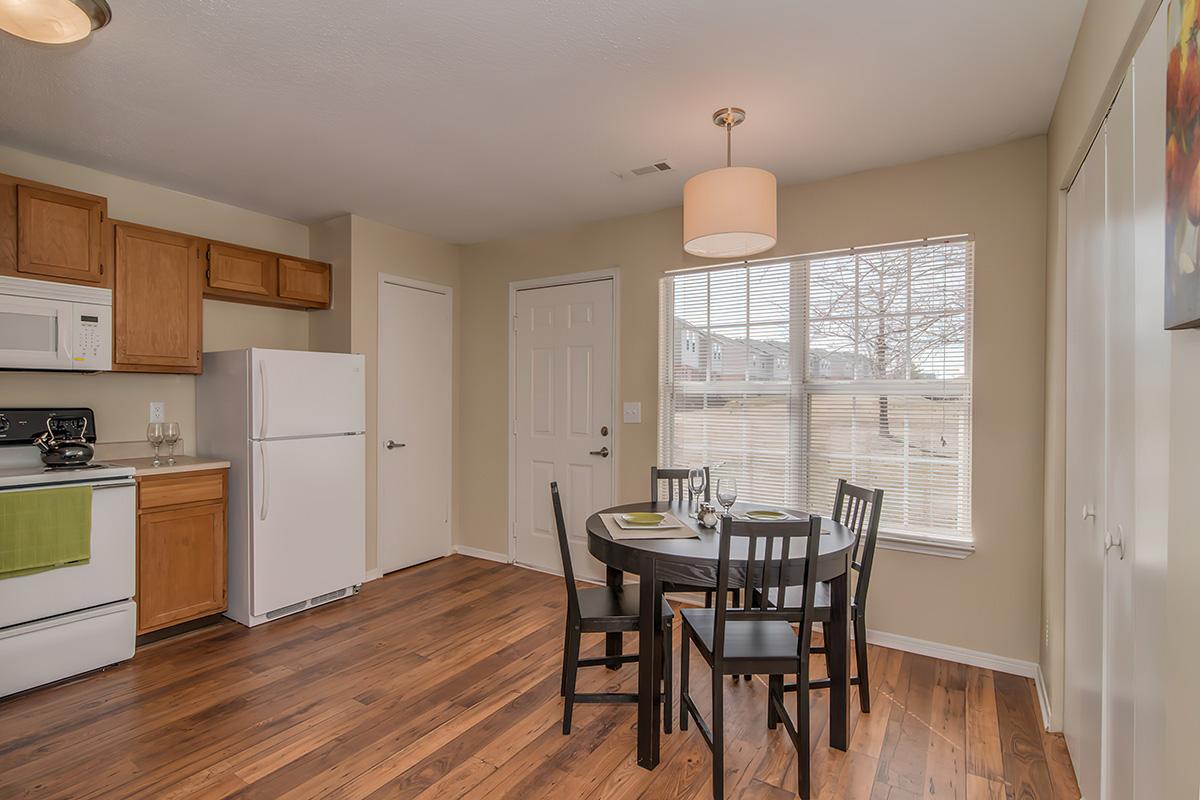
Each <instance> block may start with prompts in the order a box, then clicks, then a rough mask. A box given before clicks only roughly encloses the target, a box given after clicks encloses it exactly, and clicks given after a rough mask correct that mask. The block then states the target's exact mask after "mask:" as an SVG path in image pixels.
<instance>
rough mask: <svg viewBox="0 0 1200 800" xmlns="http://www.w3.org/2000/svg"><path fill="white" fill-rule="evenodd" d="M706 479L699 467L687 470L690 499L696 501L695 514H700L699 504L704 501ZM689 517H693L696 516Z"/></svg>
mask: <svg viewBox="0 0 1200 800" xmlns="http://www.w3.org/2000/svg"><path fill="white" fill-rule="evenodd" d="M706 480H707V478H706V477H705V475H704V470H703V469H700V468H699V467H693V468H692V469H689V470H688V488H689V489H691V491H692V497H693V498H695V500H696V513H697V514H698V513H699V512H700V503H702V502H703V501H704V484H705V482H706ZM691 516H693V517H695V516H696V514H692V515H691Z"/></svg>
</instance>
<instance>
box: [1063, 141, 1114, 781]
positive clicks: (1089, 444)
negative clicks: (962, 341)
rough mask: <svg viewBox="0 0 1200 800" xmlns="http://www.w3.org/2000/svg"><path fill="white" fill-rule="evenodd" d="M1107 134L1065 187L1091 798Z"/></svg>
mask: <svg viewBox="0 0 1200 800" xmlns="http://www.w3.org/2000/svg"><path fill="white" fill-rule="evenodd" d="M1105 181H1106V174H1105V137H1104V133H1103V131H1102V132H1101V133H1100V135H1099V136H1098V137H1097V138H1096V141H1095V143H1094V144H1093V145H1092V149H1091V152H1090V153H1089V154H1088V157H1087V159H1086V160H1085V161H1084V163H1083V166H1082V168H1081V169H1080V171H1079V174H1078V175H1077V176H1076V178H1075V182H1074V183H1073V184H1072V185H1071V189H1070V191H1069V192H1068V193H1067V418H1066V425H1067V430H1066V434H1067V453H1066V455H1067V458H1066V462H1067V464H1066V466H1067V481H1066V505H1067V541H1066V563H1067V570H1066V598H1065V599H1066V631H1065V637H1064V638H1065V644H1066V653H1065V655H1066V692H1065V697H1064V703H1063V732H1064V734H1065V735H1066V737H1067V745H1068V747H1069V748H1070V751H1071V760H1072V761H1073V762H1074V765H1075V772H1076V774H1077V775H1078V777H1079V785H1080V789H1081V790H1082V792H1083V796H1084V797H1095V798H1099V797H1100V763H1101V762H1100V739H1101V730H1102V727H1101V702H1102V697H1101V692H1102V664H1103V608H1104V544H1103V540H1104V526H1105V524H1106V520H1107V513H1106V508H1105V491H1104V489H1105V470H1104V463H1105V374H1104V370H1105V352H1104V342H1105V327H1104V318H1105V246H1106V243H1107V242H1106V236H1105Z"/></svg>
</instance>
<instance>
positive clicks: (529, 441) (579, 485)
mask: <svg viewBox="0 0 1200 800" xmlns="http://www.w3.org/2000/svg"><path fill="white" fill-rule="evenodd" d="M612 287H613V283H612V281H611V280H601V281H592V282H588V283H576V284H568V285H565V286H552V287H545V288H539V289H528V290H522V291H519V292H517V309H516V310H517V318H516V320H514V323H515V326H516V330H517V334H516V358H515V360H516V368H517V371H516V392H515V396H516V409H515V411H514V416H515V420H514V426H515V430H514V432H513V433H514V445H515V451H516V452H515V462H516V463H515V467H516V471H515V476H514V478H515V480H514V483H515V485H516V498H515V526H516V530H515V531H514V534H515V538H516V556H517V561H518V562H520V563H522V564H528V565H530V566H533V567H539V568H541V569H548V570H553V571H557V570H559V569H560V568H561V563H562V562H561V557H560V554H559V549H558V540H557V533H556V530H555V526H554V513H553V510H552V506H551V503H550V481H558V486H559V490H560V492H561V494H562V500H563V506H564V509H565V515H566V522H567V537H568V539H569V541H570V545H571V561H572V564H573V566H574V568H575V574H576V575H577V576H579V577H581V578H600V577H602V576H603V575H604V568H603V566H602V565H601V564H600V562H598V561H596V560H595V559H594V558H592V557H591V556H590V555H588V552H587V533H586V530H585V527H584V525H585V522H586V520H587V518H588V515H590V514H591V513H592V512H594V511H597V510H598V509H601V508H606V507H608V506H611V505H613V459H614V458H615V454H614V450H615V444H614V439H613V436H612V432H613V431H612V427H613V419H612V407H613V390H614V389H613V375H612V369H613V294H612V291H613V289H612Z"/></svg>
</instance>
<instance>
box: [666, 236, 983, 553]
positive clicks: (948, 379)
mask: <svg viewBox="0 0 1200 800" xmlns="http://www.w3.org/2000/svg"><path fill="white" fill-rule="evenodd" d="M973 269H974V244H973V242H972V241H970V239H968V238H966V237H956V238H951V239H943V240H938V241H936V242H919V243H907V244H903V245H892V246H885V247H876V248H864V249H855V250H850V251H845V252H838V253H829V254H820V255H814V256H807V257H797V258H792V259H788V260H786V261H773V262H764V263H754V264H747V265H739V266H735V267H721V268H716V269H712V270H707V271H696V272H684V273H679V274H675V275H672V276H669V277H667V278H665V279H664V280H663V284H662V292H661V310H660V319H661V338H660V343H659V354H660V402H659V412H660V425H659V463H661V464H663V465H669V466H697V465H704V464H707V465H710V466H712V467H714V472H715V474H716V475H717V476H720V475H732V476H734V477H736V478H737V480H738V485H739V490H740V495H741V496H742V497H744V498H746V499H751V500H759V501H765V502H773V503H781V504H785V505H792V506H798V507H801V508H812V509H814V510H824V511H826V513H828V509H831V508H832V503H833V495H834V492H835V489H836V486H837V481H838V479H839V478H846V479H847V480H849V481H851V482H852V483H856V484H859V485H863V486H867V487H870V488H875V487H878V488H882V489H884V490H885V498H884V504H883V518H882V527H883V529H884V530H885V531H886V532H888V533H890V534H892V535H895V536H900V537H904V536H911V537H924V538H930V537H932V538H935V539H944V540H950V541H958V542H968V543H969V542H970V540H971V314H972V274H973Z"/></svg>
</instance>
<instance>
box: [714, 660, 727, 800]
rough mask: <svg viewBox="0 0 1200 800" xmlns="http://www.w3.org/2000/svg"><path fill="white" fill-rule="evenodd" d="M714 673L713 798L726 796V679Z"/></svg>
mask: <svg viewBox="0 0 1200 800" xmlns="http://www.w3.org/2000/svg"><path fill="white" fill-rule="evenodd" d="M721 677H722V676H721V674H720V673H719V672H717V671H716V670H713V673H712V770H713V771H712V784H713V800H722V798H724V797H725V699H724V697H723V694H722V693H723V691H724V688H725V681H723V680H721Z"/></svg>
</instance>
